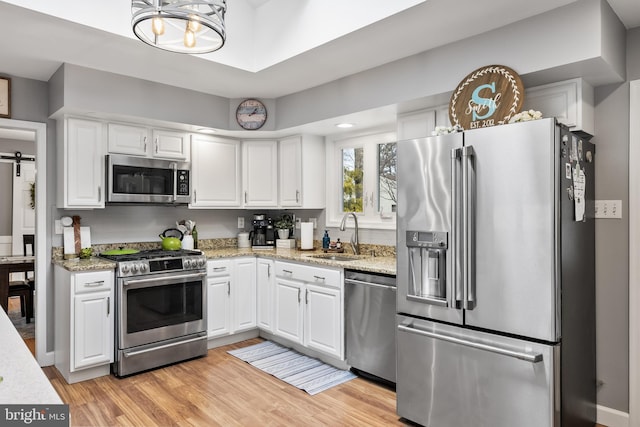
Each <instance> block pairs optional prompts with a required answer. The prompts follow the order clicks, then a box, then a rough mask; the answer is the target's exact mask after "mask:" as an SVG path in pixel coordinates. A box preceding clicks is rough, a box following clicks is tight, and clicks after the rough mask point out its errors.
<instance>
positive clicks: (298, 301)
mask: <svg viewBox="0 0 640 427" xmlns="http://www.w3.org/2000/svg"><path fill="white" fill-rule="evenodd" d="M298 304H300V288H298Z"/></svg>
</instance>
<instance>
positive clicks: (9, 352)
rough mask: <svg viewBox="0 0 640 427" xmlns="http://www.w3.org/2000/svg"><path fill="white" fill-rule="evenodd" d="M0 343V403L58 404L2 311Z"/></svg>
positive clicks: (47, 381)
mask: <svg viewBox="0 0 640 427" xmlns="http://www.w3.org/2000/svg"><path fill="white" fill-rule="evenodd" d="M0 342H1V343H2V345H1V346H0V360H1V361H2V363H1V364H0V377H2V381H0V403H2V404H3V405H6V404H33V405H51V404H62V400H61V399H60V396H58V393H56V391H55V389H54V388H53V386H52V385H51V383H50V382H49V380H48V379H47V376H46V375H45V374H44V372H42V369H41V368H40V366H38V362H36V359H34V358H33V356H32V355H31V352H30V351H29V349H28V348H27V346H26V345H25V343H24V341H23V340H22V338H21V337H20V335H19V334H18V331H17V330H16V328H15V327H14V326H13V325H12V324H11V320H9V317H8V316H7V313H5V312H4V310H0Z"/></svg>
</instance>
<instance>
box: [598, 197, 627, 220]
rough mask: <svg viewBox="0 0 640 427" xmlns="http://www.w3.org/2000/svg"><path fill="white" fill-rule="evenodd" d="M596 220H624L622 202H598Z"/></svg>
mask: <svg viewBox="0 0 640 427" xmlns="http://www.w3.org/2000/svg"><path fill="white" fill-rule="evenodd" d="M596 218H607V219H612V218H615V219H622V200H596Z"/></svg>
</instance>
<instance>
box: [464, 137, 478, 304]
mask: <svg viewBox="0 0 640 427" xmlns="http://www.w3.org/2000/svg"><path fill="white" fill-rule="evenodd" d="M473 157H474V150H473V146H471V145H467V146H465V147H463V148H462V217H463V228H464V230H463V233H462V247H463V248H464V249H463V255H462V265H463V283H464V286H463V290H464V291H463V294H464V298H463V308H464V309H465V310H473V308H474V307H475V301H476V292H475V290H476V284H475V277H476V271H475V259H476V258H475V252H476V244H475V243H476V242H475V235H476V230H475V196H476V181H475V170H474V169H473Z"/></svg>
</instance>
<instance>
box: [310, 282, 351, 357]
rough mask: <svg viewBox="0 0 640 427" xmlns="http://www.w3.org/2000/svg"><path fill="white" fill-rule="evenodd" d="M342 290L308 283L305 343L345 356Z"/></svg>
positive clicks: (317, 348) (320, 349) (332, 353)
mask: <svg viewBox="0 0 640 427" xmlns="http://www.w3.org/2000/svg"><path fill="white" fill-rule="evenodd" d="M340 295H341V294H340V290H339V289H334V288H328V287H323V286H316V285H310V284H309V285H307V289H306V291H305V320H304V324H305V331H304V336H305V339H304V344H305V345H306V346H307V347H309V348H313V349H316V350H319V351H322V352H324V353H328V354H331V355H334V356H337V357H339V358H340V359H342V358H343V354H342V347H343V346H342V342H343V338H342V337H343V334H342V330H343V326H342V324H343V321H342V308H341V307H342V304H341V302H340V301H341V298H340Z"/></svg>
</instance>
